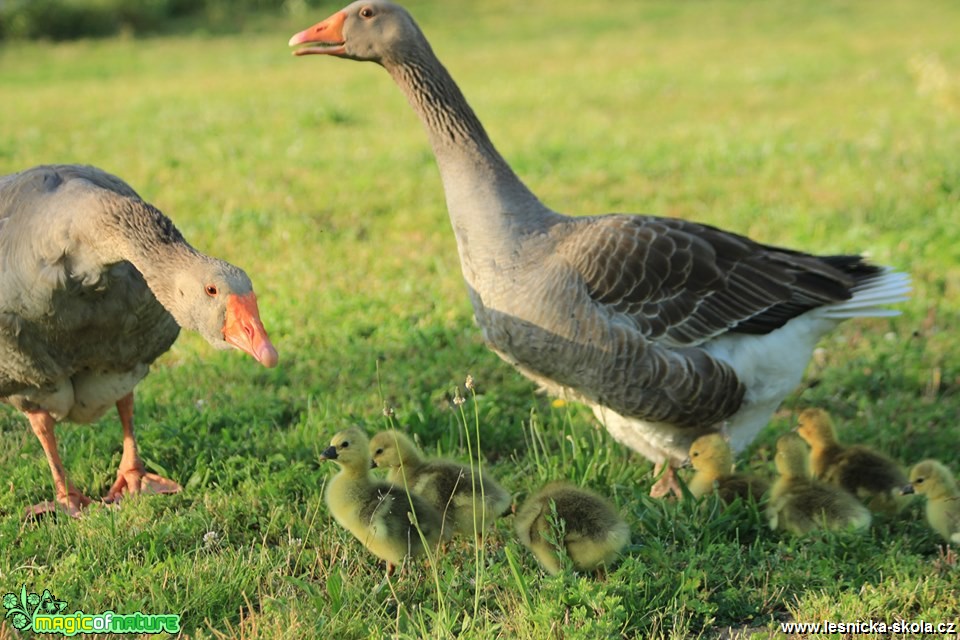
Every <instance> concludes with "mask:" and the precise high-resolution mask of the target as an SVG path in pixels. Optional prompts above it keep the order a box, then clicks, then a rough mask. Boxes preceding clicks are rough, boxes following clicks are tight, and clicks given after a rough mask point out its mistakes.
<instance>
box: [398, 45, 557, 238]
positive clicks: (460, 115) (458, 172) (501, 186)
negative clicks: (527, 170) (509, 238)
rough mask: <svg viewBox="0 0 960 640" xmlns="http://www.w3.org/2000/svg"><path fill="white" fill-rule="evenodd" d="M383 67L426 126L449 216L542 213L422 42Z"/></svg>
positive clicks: (537, 202) (457, 89) (444, 70)
mask: <svg viewBox="0 0 960 640" xmlns="http://www.w3.org/2000/svg"><path fill="white" fill-rule="evenodd" d="M383 66H384V67H385V68H386V69H387V71H388V72H389V73H390V74H391V76H392V77H393V79H394V81H395V82H396V83H397V84H398V85H399V86H400V88H401V89H402V90H403V92H404V94H405V95H406V97H407V100H408V101H409V102H410V105H411V106H412V107H413V109H414V111H416V113H417V115H418V116H419V117H420V120H421V122H422V123H423V126H424V127H425V128H426V130H427V135H428V136H429V138H430V143H431V145H432V147H433V152H434V155H435V156H436V159H437V164H438V165H439V168H440V175H441V179H442V180H443V185H444V191H445V193H446V197H447V206H448V209H449V210H450V215H451V217H453V218H455V219H456V218H457V217H458V216H459V215H461V214H462V213H463V212H476V211H477V207H478V206H479V207H482V208H483V210H484V211H491V210H494V211H503V210H505V209H509V210H511V211H512V212H514V214H516V213H517V212H532V211H537V212H539V211H546V207H544V206H543V204H541V203H540V201H539V200H538V199H537V197H536V196H535V195H534V194H533V193H532V192H531V191H530V190H529V189H528V188H527V187H526V186H525V185H524V184H523V182H522V181H521V180H520V178H518V177H517V175H516V174H515V173H514V172H513V170H512V169H511V168H510V165H508V164H507V162H506V160H504V158H503V156H501V155H500V153H499V152H498V151H497V149H496V148H495V147H494V145H493V143H492V142H491V141H490V138H489V136H488V135H487V132H486V131H485V130H484V128H483V125H482V124H481V123H480V120H479V119H478V118H477V116H476V114H475V113H474V112H473V109H471V108H470V105H469V104H468V103H467V101H466V99H465V98H464V96H463V93H462V92H461V91H460V89H459V87H458V86H457V84H456V83H455V82H454V80H453V78H452V77H451V76H450V74H449V72H448V71H447V70H446V68H445V67H444V66H443V65H442V64H441V63H440V61H439V60H438V59H437V57H436V56H435V55H434V53H433V51H432V50H431V49H430V47H429V45H428V44H426V42H425V41H424V42H423V43H422V44H421V45H420V46H419V47H417V48H416V49H415V50H414V51H413V52H408V54H407V55H405V56H404V58H403V60H401V61H384V62H383Z"/></svg>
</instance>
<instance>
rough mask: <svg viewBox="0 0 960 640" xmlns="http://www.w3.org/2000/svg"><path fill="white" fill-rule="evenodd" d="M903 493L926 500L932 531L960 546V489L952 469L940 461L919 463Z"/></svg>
mask: <svg viewBox="0 0 960 640" xmlns="http://www.w3.org/2000/svg"><path fill="white" fill-rule="evenodd" d="M903 490H904V492H905V493H918V494H920V495H922V496H926V498H927V508H926V512H927V522H928V523H929V524H930V527H931V528H932V529H933V530H934V531H936V532H937V533H939V534H940V536H941V537H942V538H943V539H944V540H946V541H947V542H952V543H953V544H960V489H958V488H957V482H956V480H954V478H953V474H951V473H950V470H949V469H947V468H946V467H945V466H944V465H943V464H941V463H940V462H938V461H936V460H924V461H923V462H919V463H917V464H916V465H914V467H913V468H912V469H910V484H908V485H907V486H906V487H904V489H903Z"/></svg>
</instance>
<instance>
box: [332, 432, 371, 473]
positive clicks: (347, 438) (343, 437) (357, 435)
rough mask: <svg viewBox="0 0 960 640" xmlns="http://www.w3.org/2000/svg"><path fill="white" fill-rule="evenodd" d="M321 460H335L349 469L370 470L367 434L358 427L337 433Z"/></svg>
mask: <svg viewBox="0 0 960 640" xmlns="http://www.w3.org/2000/svg"><path fill="white" fill-rule="evenodd" d="M320 459H321V460H333V461H334V462H336V463H337V464H338V465H340V466H341V467H344V468H349V469H363V470H366V469H369V468H370V453H369V443H368V440H367V436H366V434H364V433H363V431H361V430H360V429H358V428H357V427H350V428H349V429H344V430H343V431H339V432H337V433H336V434H335V435H334V436H333V438H332V439H331V440H330V446H329V447H327V448H326V449H324V450H323V452H321V453H320Z"/></svg>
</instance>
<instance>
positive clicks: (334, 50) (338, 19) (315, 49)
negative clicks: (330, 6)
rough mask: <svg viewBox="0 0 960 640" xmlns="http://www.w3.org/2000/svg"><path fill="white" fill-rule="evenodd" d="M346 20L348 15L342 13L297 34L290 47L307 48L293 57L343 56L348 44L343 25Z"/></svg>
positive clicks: (291, 40)
mask: <svg viewBox="0 0 960 640" xmlns="http://www.w3.org/2000/svg"><path fill="white" fill-rule="evenodd" d="M346 20H347V14H346V13H345V12H343V11H340V12H337V13H335V14H333V15H332V16H330V17H329V18H327V19H326V20H324V21H323V22H318V23H317V24H315V25H313V26H312V27H310V28H309V29H304V30H303V31H301V32H300V33H298V34H296V35H295V36H293V37H292V38H290V42H289V44H290V46H291V47H298V46H301V45H306V46H304V47H303V48H301V49H297V50H296V51H294V52H293V55H295V56H309V55H313V54H321V53H325V54H327V55H334V56H335V55H341V54H343V53H344V45H345V44H346V41H345V40H344V39H343V23H344V22H345V21H346Z"/></svg>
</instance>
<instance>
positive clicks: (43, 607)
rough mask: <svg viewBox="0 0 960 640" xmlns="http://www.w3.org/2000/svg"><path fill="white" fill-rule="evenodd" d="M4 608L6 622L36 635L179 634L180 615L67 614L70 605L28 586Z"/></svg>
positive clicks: (6, 601)
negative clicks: (30, 589)
mask: <svg viewBox="0 0 960 640" xmlns="http://www.w3.org/2000/svg"><path fill="white" fill-rule="evenodd" d="M3 607H4V609H6V610H7V613H6V615H4V619H8V620H10V624H12V625H13V628H14V629H17V630H18V631H27V630H32V631H33V632H34V633H59V634H61V635H65V636H75V635H77V634H78V633H178V632H179V631H180V615H179V614H173V613H162V614H145V613H141V612H139V611H136V612H134V613H126V614H120V613H114V612H113V611H105V612H103V613H84V612H83V611H75V612H73V613H64V611H65V610H66V608H67V603H66V601H64V600H58V599H57V598H56V596H54V595H53V594H52V593H50V590H49V589H44V590H43V593H41V594H37V593H27V585H23V586H22V587H21V588H20V593H5V594H4V595H3Z"/></svg>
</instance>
